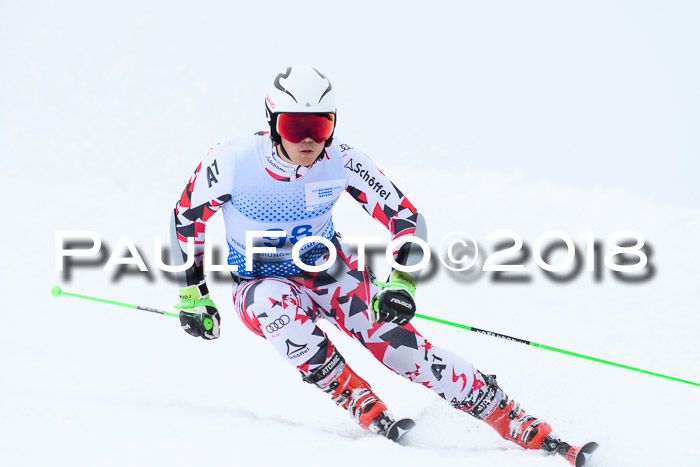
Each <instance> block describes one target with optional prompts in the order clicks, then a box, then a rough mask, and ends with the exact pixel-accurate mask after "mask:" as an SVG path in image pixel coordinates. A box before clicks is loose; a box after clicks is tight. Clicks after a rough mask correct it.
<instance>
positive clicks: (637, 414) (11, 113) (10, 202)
mask: <svg viewBox="0 0 700 467" xmlns="http://www.w3.org/2000/svg"><path fill="white" fill-rule="evenodd" d="M699 13H700V9H699V8H698V5H697V4H696V3H695V2H690V1H688V2H682V1H667V2H648V1H620V2H605V1H592V2H576V3H573V2H556V1H550V2H546V1H533V2H516V1H506V2H498V3H497V4H496V3H495V2H488V3H487V2H456V1H455V2H433V3H428V2H406V1H403V2H352V3H349V2H348V3H347V4H344V5H339V4H337V2H281V1H274V2H262V1H261V2H199V3H196V4H195V3H191V2H164V1H154V2H130V1H127V2H111V3H108V2H77V1H63V2H38V1H35V2H32V1H28V2H2V4H1V5H0V72H1V73H0V153H1V154H2V162H3V163H2V167H3V175H4V176H3V183H2V193H3V195H4V197H5V201H4V203H3V205H4V214H3V219H4V221H3V223H2V229H1V231H2V252H3V253H2V268H1V269H0V276H1V278H2V281H1V282H0V283H1V284H2V286H3V290H4V295H5V297H6V300H5V302H4V304H3V305H2V307H0V308H1V310H2V311H1V312H0V313H2V337H0V374H1V375H2V376H0V465H3V466H12V467H14V466H43V465H51V466H94V465H105V466H124V465H144V466H190V465H200V466H202V465H205V466H232V465H249V464H256V465H275V466H277V465H283V466H304V465H309V464H319V465H332V466H358V465H362V466H386V465H402V466H419V465H436V466H452V465H454V466H463V465H470V466H486V465H488V466H492V465H498V466H511V465H513V466H514V465H518V466H557V465H559V466H564V465H566V463H565V462H564V461H563V460H562V459H560V458H548V457H543V456H541V455H539V454H538V453H532V452H524V451H521V450H519V449H517V448H513V447H512V445H510V444H509V443H507V442H506V441H504V440H501V439H500V438H499V437H498V436H497V435H495V434H494V433H493V432H492V430H491V429H490V428H488V427H486V426H485V425H483V424H480V423H479V422H477V421H476V420H474V419H472V418H471V417H468V416H465V415H464V414H461V413H458V412H456V411H454V410H452V409H451V408H450V407H449V406H448V405H447V404H445V403H444V402H443V401H442V400H440V399H439V397H437V396H436V395H435V394H433V393H432V392H431V391H428V390H425V389H424V388H422V387H418V386H414V385H411V384H410V383H409V382H408V381H405V380H403V379H402V378H400V377H398V376H396V375H394V374H391V373H390V372H388V371H387V370H386V369H385V368H383V367H382V366H381V365H379V364H378V363H377V362H375V361H373V359H372V358H371V356H370V354H368V353H367V352H365V351H364V350H363V349H362V348H361V347H360V346H359V345H357V344H354V343H353V342H351V341H349V340H348V339H347V338H345V337H344V336H341V335H340V334H339V333H338V332H334V330H332V329H329V327H328V326H324V329H325V330H327V331H328V332H329V333H330V334H331V337H332V338H333V340H334V341H335V342H336V343H337V345H338V346H339V347H340V348H341V350H342V352H343V353H344V354H345V355H346V357H347V359H348V360H349V361H350V362H351V363H352V365H353V367H354V368H355V369H356V370H357V371H358V372H359V373H360V374H362V375H364V376H365V377H366V378H367V379H368V380H369V381H370V382H371V383H372V385H373V387H374V389H375V390H376V392H377V393H378V394H379V395H380V396H381V397H383V399H384V400H385V401H386V403H387V404H388V405H389V406H390V408H391V409H392V410H393V411H394V413H396V414H397V415H400V416H410V417H413V418H414V419H415V420H416V421H417V423H418V426H417V428H416V429H415V431H414V432H413V433H412V434H411V438H410V440H409V441H410V443H409V445H408V446H397V445H394V444H392V443H391V442H389V441H387V440H384V439H380V438H378V437H376V436H373V435H370V434H368V433H366V432H363V431H362V430H361V429H359V428H358V427H357V426H355V425H354V424H353V422H352V421H351V420H350V419H349V418H348V417H347V415H346V414H345V413H343V411H341V410H340V409H337V408H335V407H334V406H333V404H332V402H331V401H330V400H329V399H328V398H327V396H326V395H324V394H322V393H320V392H319V391H317V390H316V389H314V388H313V387H311V386H310V385H306V384H303V383H302V382H301V381H300V380H299V377H298V374H297V372H296V371H295V370H294V369H293V368H291V367H289V366H288V365H287V364H286V362H284V361H283V360H282V359H281V358H279V357H278V356H277V355H276V354H275V353H274V351H273V349H272V348H271V347H269V346H268V345H267V344H266V342H265V341H263V340H262V339H260V338H257V337H256V336H254V335H253V334H251V333H250V332H248V331H247V330H246V329H245V328H244V327H243V325H242V324H241V323H240V322H239V321H238V318H237V317H236V316H235V315H234V314H233V312H232V307H231V302H230V284H229V283H228V281H226V280H225V277H224V280H221V281H218V282H213V283H212V289H213V298H214V299H215V301H216V302H217V303H218V305H219V308H220V310H221V311H222V315H223V327H222V337H221V339H219V340H218V341H215V342H204V341H202V340H197V339H193V338H191V337H189V336H187V335H186V334H185V333H183V332H182V331H181V330H180V329H179V325H178V322H177V320H175V319H173V318H167V317H162V316H156V315H151V314H148V313H144V312H138V311H135V310H130V309H126V308H118V307H112V306H108V305H100V304H93V303H91V302H87V301H81V300H77V299H73V298H69V297H62V298H59V299H56V298H53V297H51V295H50V294H49V291H50V289H51V287H52V286H54V285H57V284H58V285H61V286H62V287H63V288H64V289H65V290H67V291H72V292H76V293H83V294H88V295H95V296H101V297H105V298H111V299H115V300H122V301H126V302H132V303H138V304H143V305H147V306H152V307H157V308H162V309H170V307H171V305H172V304H174V303H175V302H176V301H177V297H176V286H175V285H174V284H172V283H171V282H168V281H167V280H165V279H164V277H163V276H162V274H161V273H160V272H158V271H155V268H154V262H153V246H152V242H153V237H155V236H162V237H164V238H167V236H168V227H167V222H168V219H169V216H170V211H171V209H172V207H173V204H174V202H175V200H177V199H178V197H179V196H180V193H181V190H182V188H183V187H184V184H185V182H186V181H187V179H188V177H189V176H190V173H191V171H192V170H193V169H194V167H195V166H196V165H197V163H198V161H199V160H200V159H201V158H202V157H203V156H204V155H205V154H206V152H207V150H208V148H209V147H210V146H211V145H213V144H215V143H216V142H218V141H222V140H225V139H227V138H230V137H233V136H238V135H245V134H250V133H252V132H254V131H257V130H260V129H264V128H265V120H264V111H263V97H264V95H265V92H266V89H267V86H268V84H269V82H270V81H271V79H272V77H273V76H274V75H275V73H277V72H278V71H279V70H280V69H282V68H284V67H285V66H287V65H289V64H294V63H306V64H312V65H314V66H316V67H317V68H318V69H320V70H322V71H323V72H324V73H325V74H326V75H327V76H328V77H329V78H330V79H331V80H332V82H333V85H334V89H335V90H336V93H337V99H338V108H339V125H338V131H337V135H338V137H340V138H341V139H343V140H344V141H346V142H347V143H349V144H351V145H353V146H356V147H359V148H362V149H363V150H365V151H366V152H367V153H369V154H370V155H371V156H373V158H374V159H375V161H376V162H377V163H378V165H379V166H380V167H381V168H382V169H383V170H384V171H385V172H386V173H387V174H388V175H389V176H390V177H391V178H392V179H393V180H395V183H396V184H397V185H398V186H399V187H401V188H402V189H403V190H404V191H405V192H406V193H407V194H408V196H409V198H410V199H411V200H412V201H413V203H414V204H415V205H416V206H417V207H418V208H419V209H420V210H421V211H423V212H424V214H425V216H426V217H427V219H428V221H429V226H430V232H431V245H432V246H433V247H434V248H437V246H438V244H439V240H440V239H441V238H442V237H443V235H445V234H447V233H448V232H452V231H466V232H468V233H470V234H471V235H472V236H474V237H475V238H476V239H477V240H478V241H479V244H480V245H481V246H482V247H484V248H486V250H485V251H484V252H483V253H488V252H489V251H490V250H489V249H488V248H489V244H488V242H487V241H486V236H487V235H488V234H489V233H491V232H494V231H497V230H503V229H507V230H513V231H516V232H518V233H519V234H520V235H522V237H523V239H524V240H525V242H526V244H527V245H528V246H530V247H532V245H533V242H534V241H535V239H536V238H537V237H538V235H540V234H541V233H543V232H545V231H548V230H552V229H556V230H561V231H564V232H566V233H568V234H569V235H571V236H572V238H573V239H574V241H575V242H576V243H577V245H579V247H581V248H582V247H583V241H582V240H581V239H580V235H581V234H582V233H583V232H585V231H594V232H595V236H596V238H597V239H599V240H601V241H603V242H604V241H605V239H606V237H607V236H608V235H609V234H610V233H612V232H614V231H617V230H636V231H638V232H640V233H641V234H643V235H644V237H645V238H646V240H647V242H648V243H649V244H650V245H651V246H652V247H653V254H652V256H651V260H650V261H651V263H652V264H653V267H654V268H655V271H656V272H655V274H654V276H653V277H652V278H651V279H650V280H647V281H644V282H641V283H637V284H630V283H625V282H621V281H620V280H618V279H617V278H615V277H614V276H613V275H612V274H611V272H610V271H609V270H607V269H604V270H603V272H602V278H601V279H600V280H599V281H596V280H595V278H594V274H593V273H590V272H587V271H585V270H583V271H581V272H580V273H579V274H578V275H577V276H575V278H574V279H572V280H570V281H569V282H566V283H563V284H560V283H555V282H554V281H552V280H551V279H549V278H547V277H546V276H545V275H544V274H543V273H542V271H541V270H540V269H539V268H537V266H536V265H535V263H534V261H533V259H532V257H531V256H530V257H529V259H528V260H527V262H526V263H525V264H526V273H527V274H529V275H530V276H531V278H532V280H531V281H530V282H529V283H519V284H511V283H495V282H493V281H492V277H491V276H492V274H487V273H483V274H482V275H480V276H478V277H477V278H476V279H475V280H471V281H467V280H465V278H464V276H455V275H452V274H448V273H447V270H446V269H444V268H443V267H441V266H439V268H438V271H437V272H436V274H435V276H434V277H433V278H432V279H430V280H425V281H424V282H423V284H422V285H421V286H420V287H419V295H418V306H419V311H420V312H422V313H425V314H429V315H433V316H438V317H441V318H445V319H449V320H452V321H457V322H461V323H466V324H469V325H472V326H477V327H481V328H486V329H489V330H493V331H498V332H502V333H505V334H510V335H514V336H518V337H522V338H526V339H531V340H533V341H535V342H540V343H544V344H548V345H552V346H556V347H562V348H565V349H570V350H573V351H578V352H582V353H587V354H590V355H594V356H597V357H601V358H606V359H610V360H614V361H618V362H622V363H625V364H628V365H633V366H637V367H641V368H645V369H649V370H653V371H657V372H660V373H665V374H670V375H673V376H677V377H681V378H685V379H689V380H693V381H700V365H698V361H699V357H700V340H699V339H698V337H697V336H698V333H700V317H698V310H699V308H700V306H699V305H700V300H699V299H698V292H697V286H698V280H699V279H700V273H698V264H699V262H700V254H699V253H698V246H697V242H698V238H700V196H698V195H699V194H700V190H699V189H698V183H697V181H696V178H697V176H698V169H700V164H699V163H698V155H699V152H700V151H699V150H700V143H698V141H699V139H698V133H697V130H698V128H700V125H699V124H700V112H698V109H699V108H700V91H699V89H700V88H699V87H698V85H697V83H699V82H700V53H699V52H700V51H699V47H700V33H699V32H698V27H697V25H698V24H699V20H700V14H699ZM347 198H348V199H345V200H344V201H342V202H341V203H340V204H339V206H338V207H337V209H336V216H335V220H336V225H337V227H338V229H339V230H340V231H341V232H343V233H344V234H346V235H371V234H379V235H383V236H384V238H385V239H386V238H388V236H387V235H386V234H385V233H383V232H382V229H381V226H379V225H378V224H377V223H375V222H374V221H372V220H371V219H370V218H369V217H368V216H366V215H365V214H364V212H362V210H360V209H359V208H358V207H357V206H356V205H355V203H354V202H353V201H352V200H351V199H349V197H347ZM217 217H218V216H215V218H213V219H212V222H211V223H210V224H211V227H210V228H209V230H208V234H209V235H210V237H211V240H213V241H215V242H216V244H217V245H218V246H219V247H225V242H224V240H223V230H222V224H221V219H218V218H217ZM57 230H92V231H96V232H98V233H99V234H100V235H101V236H102V238H103V241H104V243H105V246H107V247H109V249H110V250H109V252H110V253H111V249H112V248H113V247H114V245H116V243H117V241H118V240H119V238H120V237H122V236H130V237H131V238H133V239H134V241H135V242H136V244H137V245H138V246H139V247H140V248H141V251H142V253H143V255H144V257H145V259H146V261H147V263H148V265H149V266H150V267H151V268H152V269H153V270H154V272H153V274H152V276H151V277H152V280H150V281H149V280H148V279H147V276H146V275H144V274H130V275H125V276H122V277H120V278H119V279H118V280H115V279H114V277H113V274H112V273H107V272H103V271H102V270H101V268H99V267H92V268H85V267H83V268H76V269H74V270H73V274H72V279H71V280H70V281H67V280H64V279H63V278H62V276H61V273H58V272H56V268H55V259H54V258H55V245H54V242H55V232H56V231H57ZM604 248H606V247H605V246H604ZM559 253H561V251H559ZM561 257H562V256H561V255H560V256H557V255H555V256H554V257H553V260H552V261H553V262H556V260H557V259H561ZM482 259H483V256H482ZM376 262H377V270H378V272H379V273H380V274H379V275H380V277H381V276H382V275H384V274H385V273H386V271H387V270H388V269H387V267H386V265H384V264H381V263H382V262H381V261H376ZM416 326H417V327H418V328H419V329H420V330H421V331H422V332H423V334H425V335H426V336H427V337H428V338H429V339H430V340H432V341H433V343H435V344H437V345H440V346H443V347H446V348H448V349H450V350H452V351H454V352H456V353H458V354H460V355H462V356H463V357H465V358H466V359H468V360H469V361H471V362H473V363H474V364H475V365H476V366H477V367H478V368H480V369H482V370H483V371H487V372H492V373H496V374H498V375H499V381H500V383H501V385H502V386H503V387H504V388H505V389H506V391H507V392H508V393H509V394H510V395H511V396H513V397H514V398H516V399H517V400H519V401H520V402H522V403H523V405H524V407H525V408H526V409H527V410H528V411H530V412H532V413H535V414H537V415H539V416H541V417H543V418H545V419H547V420H548V421H549V422H550V423H551V424H552V425H553V426H554V427H555V430H556V431H557V432H558V433H559V434H560V435H561V436H562V437H564V438H565V439H567V440H569V441H570V442H572V443H581V442H585V441H588V440H597V441H598V442H599V443H600V444H601V448H600V450H599V451H598V453H597V454H596V456H595V458H594V460H593V461H591V465H592V466H594V467H602V466H627V465H630V466H656V465H661V464H666V465H674V466H694V465H698V463H699V461H698V456H697V454H696V453H695V451H694V447H695V443H696V440H697V433H698V429H697V427H698V423H699V421H700V408H699V407H700V388H699V387H694V386H689V385H685V384H681V383H677V382H672V381H668V380H663V379H659V378H655V377H652V376H647V375H643V374H638V373H633V372H630V371H626V370H623V369H618V368H613V367H609V366H605V365H601V364H598V363H593V362H589V361H585V360H579V359H576V358H573V357H567V356H564V355H560V354H557V353H553V352H548V351H545V350H541V349H536V348H532V347H526V346H522V345H517V344H513V343H509V342H505V341H501V340H497V339H493V338H489V337H485V336H481V335H477V334H474V333H468V332H464V331H461V330H459V329H455V328H450V327H447V326H443V325H438V324H434V323H431V322H425V321H420V320H416Z"/></svg>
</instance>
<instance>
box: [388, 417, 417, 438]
mask: <svg viewBox="0 0 700 467" xmlns="http://www.w3.org/2000/svg"><path fill="white" fill-rule="evenodd" d="M415 426H416V422H414V421H413V420H411V419H410V418H402V419H401V420H397V421H395V422H394V423H392V424H391V426H390V427H389V429H388V430H386V433H385V434H384V436H386V437H387V438H389V439H390V440H392V441H393V442H395V443H398V442H399V441H401V438H403V437H404V435H405V434H406V433H408V432H409V431H411V430H412V429H413V427H415Z"/></svg>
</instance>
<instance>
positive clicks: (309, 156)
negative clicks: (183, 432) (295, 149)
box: [297, 152, 318, 165]
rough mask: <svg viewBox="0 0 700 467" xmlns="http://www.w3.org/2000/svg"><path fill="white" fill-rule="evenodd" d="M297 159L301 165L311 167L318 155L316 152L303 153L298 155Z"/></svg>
mask: <svg viewBox="0 0 700 467" xmlns="http://www.w3.org/2000/svg"><path fill="white" fill-rule="evenodd" d="M297 157H298V159H297V160H298V161H299V163H300V165H311V164H313V163H314V161H315V160H316V158H317V157H318V155H317V154H316V153H314V152H302V153H300V154H298V156H297Z"/></svg>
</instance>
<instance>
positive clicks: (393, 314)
mask: <svg viewBox="0 0 700 467" xmlns="http://www.w3.org/2000/svg"><path fill="white" fill-rule="evenodd" d="M374 283H375V284H377V285H379V286H381V287H382V288H381V290H380V291H379V292H377V294H376V295H375V296H374V297H373V298H372V305H371V307H370V310H369V320H370V322H372V323H373V322H375V321H376V322H377V323H383V322H384V321H387V322H392V323H396V324H398V325H400V326H401V325H404V324H406V323H408V322H409V321H410V320H411V318H413V316H414V315H415V313H416V302H415V301H414V300H413V295H414V294H415V292H416V283H417V282H416V279H415V277H413V276H412V275H411V274H409V273H407V272H401V271H393V272H392V273H391V276H389V281H388V282H386V283H382V282H378V281H375V282H374Z"/></svg>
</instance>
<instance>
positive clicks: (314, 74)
mask: <svg viewBox="0 0 700 467" xmlns="http://www.w3.org/2000/svg"><path fill="white" fill-rule="evenodd" d="M265 113H266V116H267V122H268V124H269V125H270V135H271V137H272V140H273V141H275V142H276V143H280V142H281V141H282V139H281V137H280V135H279V133H278V132H277V116H278V115H279V114H281V113H310V114H328V113H332V114H333V116H334V120H335V121H337V115H336V108H335V93H334V92H333V86H332V85H331V82H330V81H329V80H328V78H326V77H325V76H324V75H323V74H322V73H321V72H320V71H318V70H317V69H316V68H313V67H310V66H307V65H294V66H290V67H287V68H286V69H285V70H284V71H282V72H280V73H278V74H277V76H275V80H274V81H273V82H272V85H271V86H270V89H269V90H268V92H267V96H266V97H265ZM332 140H333V133H331V136H330V137H329V138H328V139H327V140H326V147H328V146H330V144H331V141H332Z"/></svg>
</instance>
